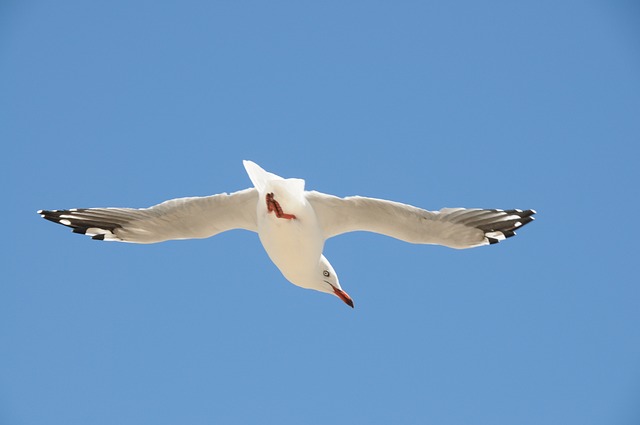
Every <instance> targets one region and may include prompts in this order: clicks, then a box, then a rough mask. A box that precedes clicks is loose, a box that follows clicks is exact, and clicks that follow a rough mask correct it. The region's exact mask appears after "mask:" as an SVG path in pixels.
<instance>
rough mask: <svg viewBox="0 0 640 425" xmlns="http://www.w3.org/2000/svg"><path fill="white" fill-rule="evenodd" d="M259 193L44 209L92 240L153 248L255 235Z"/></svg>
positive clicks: (247, 191) (47, 215) (43, 212)
mask: <svg viewBox="0 0 640 425" xmlns="http://www.w3.org/2000/svg"><path fill="white" fill-rule="evenodd" d="M257 202H258V193H257V191H256V189H254V188H250V189H245V190H241V191H238V192H234V193H232V194H226V193H221V194H218V195H212V196H205V197H192V198H178V199H172V200H169V201H165V202H163V203H161V204H158V205H154V206H152V207H149V208H142V209H134V208H85V209H82V208H76V209H70V210H52V211H46V210H41V211H38V213H39V214H40V215H41V216H42V217H44V218H46V219H47V220H50V221H53V222H55V223H59V224H63V225H65V226H67V227H71V228H73V231H74V232H75V233H83V234H86V235H88V236H92V237H93V238H94V239H103V240H114V241H121V242H133V243H154V242H162V241H166V240H171V239H197V238H208V237H210V236H213V235H216V234H218V233H221V232H224V231H226V230H231V229H246V230H251V231H254V232H256V231H257V225H256V205H257Z"/></svg>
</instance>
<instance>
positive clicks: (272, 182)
mask: <svg viewBox="0 0 640 425" xmlns="http://www.w3.org/2000/svg"><path fill="white" fill-rule="evenodd" d="M242 163H243V164H244V169H245V170H247V174H248V175H249V178H250V179H251V183H253V185H254V186H255V188H256V189H258V192H259V193H265V192H268V191H272V190H273V188H285V187H286V188H288V189H289V190H292V191H296V189H297V190H298V191H304V180H302V179H284V178H282V177H280V176H278V175H276V174H273V173H270V172H268V171H266V170H264V169H263V168H262V167H260V166H259V165H258V164H256V163H255V162H253V161H247V160H245V161H242Z"/></svg>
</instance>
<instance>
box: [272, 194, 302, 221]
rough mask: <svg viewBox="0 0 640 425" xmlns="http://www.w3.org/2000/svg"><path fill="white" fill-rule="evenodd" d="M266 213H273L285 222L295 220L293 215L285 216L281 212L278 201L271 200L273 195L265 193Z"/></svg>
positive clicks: (285, 214)
mask: <svg viewBox="0 0 640 425" xmlns="http://www.w3.org/2000/svg"><path fill="white" fill-rule="evenodd" d="M267 211H269V212H272V213H274V214H275V215H276V217H278V218H284V219H286V220H293V219H294V218H296V216H295V215H293V214H287V213H285V212H283V211H282V207H281V206H280V204H279V203H278V201H276V200H275V199H273V193H267Z"/></svg>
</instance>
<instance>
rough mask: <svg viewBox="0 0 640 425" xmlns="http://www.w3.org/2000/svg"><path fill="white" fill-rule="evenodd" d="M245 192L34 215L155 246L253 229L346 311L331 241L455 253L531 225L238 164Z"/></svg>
mask: <svg viewBox="0 0 640 425" xmlns="http://www.w3.org/2000/svg"><path fill="white" fill-rule="evenodd" d="M244 166H245V169H246V171H247V174H248V175H249V178H250V179H251V182H252V183H253V186H254V187H253V188H249V189H245V190H241V191H238V192H234V193H231V194H226V193H222V194H218V195H212V196H205V197H191V198H178V199H172V200H169V201H165V202H163V203H161V204H158V205H154V206H152V207H149V208H142V209H134V208H85V209H83V208H74V209H69V210H40V211H38V213H39V214H40V215H41V216H42V217H43V218H45V219H47V220H50V221H53V222H56V223H59V224H62V225H65V226H67V227H71V228H72V229H73V231H74V232H75V233H82V234H86V235H88V236H91V237H92V238H93V239H98V240H107V241H120V242H131V243H155V242H162V241H165V240H171V239H193V238H206V237H210V236H214V235H216V234H218V233H220V232H224V231H227V230H232V229H244V230H249V231H253V232H257V233H258V236H259V238H260V241H261V243H262V245H263V247H264V249H265V251H266V252H267V254H268V255H269V258H270V259H271V261H273V263H274V264H275V265H276V267H278V269H279V270H280V271H281V272H282V275H283V276H284V277H285V278H286V279H287V280H289V281H290V282H291V283H293V284H295V285H297V286H300V287H303V288H307V289H314V290H316V291H320V292H326V293H329V294H333V295H336V296H337V297H339V298H340V299H341V300H342V301H344V302H345V303H346V304H347V305H349V306H351V307H353V301H352V299H351V297H350V296H349V295H348V294H347V293H346V292H345V291H344V290H343V289H342V288H341V286H340V282H339V280H338V276H337V275H336V273H335V270H334V269H333V267H332V266H331V264H330V263H329V261H328V260H327V259H326V257H325V256H324V255H322V252H323V248H324V242H325V240H326V239H328V238H331V237H333V236H336V235H339V234H342V233H347V232H352V231H369V232H375V233H380V234H384V235H387V236H390V237H393V238H396V239H400V240H403V241H406V242H410V243H416V244H438V245H444V246H448V247H452V248H457V249H464V248H473V247H476V246H481V245H489V244H495V243H497V242H500V241H502V240H504V239H506V238H509V237H511V236H514V235H515V230H516V229H518V228H520V227H522V226H524V225H525V224H527V223H530V222H531V221H533V215H534V214H535V211H534V210H524V211H523V210H516V209H513V210H497V209H478V208H474V209H467V208H443V209H441V210H440V211H427V210H424V209H421V208H417V207H414V206H411V205H406V204H402V203H399V202H393V201H388V200H383V199H375V198H366V197H360V196H352V197H346V198H340V197H337V196H333V195H328V194H324V193H320V192H316V191H306V190H305V182H304V180H302V179H297V178H288V179H284V178H282V177H280V176H278V175H276V174H273V173H270V172H268V171H265V170H264V169H262V168H261V167H260V166H258V165H257V164H256V163H254V162H251V161H244Z"/></svg>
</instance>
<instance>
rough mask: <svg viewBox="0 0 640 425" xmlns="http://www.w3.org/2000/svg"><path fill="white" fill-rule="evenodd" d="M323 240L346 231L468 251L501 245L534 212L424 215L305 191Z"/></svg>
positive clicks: (373, 201) (444, 211)
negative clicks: (369, 233) (490, 245)
mask: <svg viewBox="0 0 640 425" xmlns="http://www.w3.org/2000/svg"><path fill="white" fill-rule="evenodd" d="M306 196H307V200H308V201H309V203H310V204H311V206H312V207H313V209H314V210H315V212H316V215H317V216H318V220H319V221H320V224H321V225H322V228H323V233H324V236H325V239H326V238H330V237H332V236H336V235H339V234H342V233H346V232H353V231H358V230H362V231H368V232H374V233H381V234H383V235H387V236H391V237H392V238H396V239H400V240H403V241H406V242H411V243H417V244H436V245H444V246H448V247H451V248H459V249H463V248H472V247H475V246H481V245H488V244H493V243H497V242H500V241H501V240H504V239H505V238H508V237H511V236H514V235H515V230H516V229H518V228H520V227H522V226H524V225H525V224H527V223H530V222H531V221H533V217H532V216H533V215H534V214H535V213H536V212H535V211H534V210H525V211H522V210H498V209H477V208H473V209H467V208H443V209H441V210H440V211H427V210H423V209H421V208H417V207H414V206H411V205H406V204H401V203H399V202H393V201H386V200H383V199H374V198H365V197H361V196H351V197H347V198H339V197H337V196H332V195H327V194H324V193H320V192H315V191H314V192H307V193H306Z"/></svg>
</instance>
